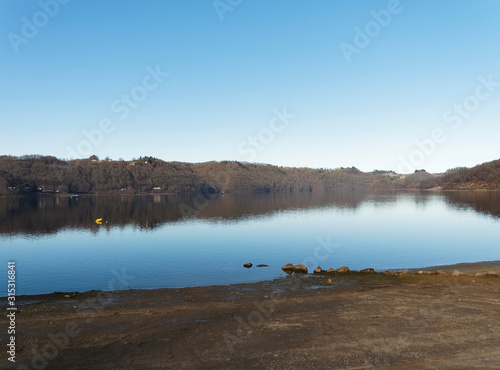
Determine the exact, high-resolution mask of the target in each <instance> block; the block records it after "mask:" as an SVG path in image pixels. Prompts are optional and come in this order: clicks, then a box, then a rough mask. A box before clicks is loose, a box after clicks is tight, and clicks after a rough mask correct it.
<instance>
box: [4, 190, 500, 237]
mask: <svg viewBox="0 0 500 370" xmlns="http://www.w3.org/2000/svg"><path fill="white" fill-rule="evenodd" d="M410 196H411V199H412V201H414V202H415V203H416V204H424V205H425V204H426V203H427V202H428V201H429V200H430V199H431V198H432V197H435V196H436V195H434V194H430V193H411V195H410ZM399 198H400V195H398V193H389V194H380V193H376V194H375V193H365V192H360V191H355V192H330V193H329V192H321V193H319V192H318V193H315V192H312V193H270V194H255V193H254V194H225V195H223V196H219V195H217V196H215V195H214V197H213V198H212V199H211V200H210V201H208V202H207V201H206V200H204V199H203V198H199V197H196V196H193V195H144V196H102V197H93V196H90V197H80V198H79V199H69V198H60V197H38V198H0V234H8V235H15V234H25V235H43V234H52V233H56V232H58V231H60V230H61V229H64V228H74V229H87V230H93V231H97V230H99V228H102V227H108V228H112V227H123V226H126V225H132V226H135V227H138V228H141V229H154V228H156V227H158V226H161V225H163V224H165V223H167V222H177V221H180V220H183V219H184V218H185V217H186V216H189V217H195V218H198V219H209V220H233V221H237V220H240V219H242V218H247V217H252V216H259V215H267V214H271V213H274V212H277V211H286V210H293V209H311V208H321V207H334V208H338V209H347V210H349V209H350V210H355V209H357V208H358V207H359V206H360V205H362V204H363V203H365V202H373V203H374V204H375V206H391V205H393V204H394V203H395V202H397V200H398V199H399ZM443 198H444V201H446V202H447V203H448V204H449V205H450V206H452V207H454V208H458V209H474V210H475V211H477V212H479V213H483V214H488V215H493V216H495V217H500V193H499V192H453V193H446V194H445V195H444V196H443ZM196 210H197V212H196V213H193V212H192V211H196ZM101 217H102V218H103V219H104V220H107V221H108V222H109V223H108V224H106V225H102V226H99V225H97V224H96V223H95V222H94V221H95V220H96V219H97V218H101Z"/></svg>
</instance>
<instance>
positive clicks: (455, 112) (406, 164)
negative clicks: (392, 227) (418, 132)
mask: <svg viewBox="0 0 500 370" xmlns="http://www.w3.org/2000/svg"><path fill="white" fill-rule="evenodd" d="M477 79H478V84H477V85H476V88H475V89H474V93H472V94H470V95H468V96H467V97H465V98H464V99H463V100H462V101H461V102H459V103H455V104H453V107H451V108H450V109H447V110H446V111H444V113H443V116H442V118H443V121H444V122H445V123H446V124H447V125H446V126H444V125H443V126H441V127H437V128H435V129H434V130H432V132H431V133H430V135H429V136H428V137H427V138H425V139H422V140H418V139H417V140H415V141H414V143H415V145H416V147H417V148H416V149H414V150H413V151H411V152H410V153H409V154H408V155H407V156H406V157H403V156H402V155H400V156H399V158H398V159H399V167H398V173H410V172H414V171H415V170H417V169H419V168H422V166H423V165H424V164H425V161H426V160H427V159H428V158H429V157H430V156H432V155H433V154H434V153H435V152H436V149H437V147H438V146H439V145H440V144H443V143H444V142H446V141H447V140H448V138H449V135H448V134H449V133H451V132H452V131H453V130H458V129H459V128H460V127H462V125H463V123H464V122H465V120H467V119H469V118H470V117H471V116H472V113H473V112H475V111H477V110H478V109H479V108H480V107H481V102H484V101H486V100H488V99H490V98H491V97H492V96H493V94H494V93H495V92H496V91H497V89H498V87H500V81H495V80H494V76H493V75H491V74H490V75H488V76H486V77H485V76H479V77H478V78H477ZM450 124H451V126H448V125H450Z"/></svg>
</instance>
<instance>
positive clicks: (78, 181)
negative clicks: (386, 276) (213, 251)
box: [0, 156, 500, 194]
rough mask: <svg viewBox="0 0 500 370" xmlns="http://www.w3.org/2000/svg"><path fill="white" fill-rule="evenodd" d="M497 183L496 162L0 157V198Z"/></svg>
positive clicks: (453, 186)
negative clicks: (399, 164) (417, 164)
mask: <svg viewBox="0 0 500 370" xmlns="http://www.w3.org/2000/svg"><path fill="white" fill-rule="evenodd" d="M499 183H500V160H498V161H494V162H490V163H486V164H483V165H480V166H477V167H474V168H471V169H465V168H459V169H454V170H450V171H448V172H446V173H445V174H443V175H439V176H437V175H433V174H429V173H427V172H425V171H423V170H422V171H416V172H415V173H413V174H411V175H398V174H396V173H394V172H392V171H373V172H370V173H367V172H362V171H359V170H358V169H356V168H354V167H352V168H339V169H333V170H331V169H310V168H290V167H278V166H272V165H265V164H251V163H242V162H235V161H223V162H205V163H195V164H192V163H182V162H165V161H162V160H160V159H157V158H153V157H142V158H139V159H137V160H132V161H112V160H99V159H98V158H97V157H95V156H93V157H91V158H89V159H78V160H70V161H65V160H60V159H57V158H55V157H50V156H22V157H13V156H0V194H30V193H37V192H42V193H53V192H59V193H72V194H78V193H107V192H112V193H150V192H162V193H186V192H193V191H202V192H204V193H206V192H214V193H221V192H304V191H305V192H309V191H325V190H326V191H331V190H363V189H364V190H368V189H408V188H411V189H418V188H424V189H428V188H434V187H442V188H444V189H476V188H485V189H498V188H499Z"/></svg>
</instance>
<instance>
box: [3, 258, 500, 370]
mask: <svg viewBox="0 0 500 370" xmlns="http://www.w3.org/2000/svg"><path fill="white" fill-rule="evenodd" d="M499 267H500V264H499V263H498V262H495V263H483V264H476V265H475V267H474V266H472V265H468V266H466V265H462V266H450V267H449V270H450V271H454V270H459V271H461V272H469V273H470V272H475V271H482V269H484V270H485V271H492V270H495V271H500V269H499ZM429 269H430V268H426V269H425V270H429ZM439 269H440V270H446V269H448V267H446V268H444V267H442V266H440V267H439ZM5 307H6V305H5V300H2V309H3V310H4V312H5ZM18 307H19V310H20V312H18V314H17V317H16V324H17V333H16V345H17V356H16V364H15V366H12V368H18V366H19V365H24V366H26V367H21V368H22V369H26V368H28V369H34V368H36V369H42V368H47V369H174V368H175V369H221V368H228V369H235V368H238V369H262V368H266V369H291V368H303V369H334V368H335V369H370V368H392V369H422V368H428V369H474V368H483V369H484V368H490V369H492V368H500V331H499V330H498V328H499V327H500V278H498V277H494V276H489V277H479V278H478V277H476V278H475V277H471V276H458V277H454V276H434V275H432V276H427V275H413V274H411V275H398V276H390V275H384V274H359V273H351V274H348V275H336V274H334V275H312V274H308V275H297V276H295V275H290V276H287V277H284V278H282V279H277V280H274V281H266V282H259V283H249V284H239V285H228V286H213V287H198V288H185V289H156V290H123V291H115V292H95V291H92V292H86V293H54V294H49V295H40V296H22V297H18ZM0 321H1V325H2V326H3V327H4V328H6V327H7V326H8V324H7V321H6V320H5V315H3V317H2V319H1V320H0ZM2 338H3V339H5V336H3V337H2ZM4 343H5V340H3V341H2V344H4ZM4 365H5V367H6V368H9V362H8V361H6V357H5V354H4V357H3V358H2V363H1V364H0V367H3V366H4Z"/></svg>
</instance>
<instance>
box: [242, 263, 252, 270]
mask: <svg viewBox="0 0 500 370" xmlns="http://www.w3.org/2000/svg"><path fill="white" fill-rule="evenodd" d="M252 266H253V265H252V264H251V263H250V262H247V263H244V264H243V267H246V268H247V269H249V268H250V267H252Z"/></svg>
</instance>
